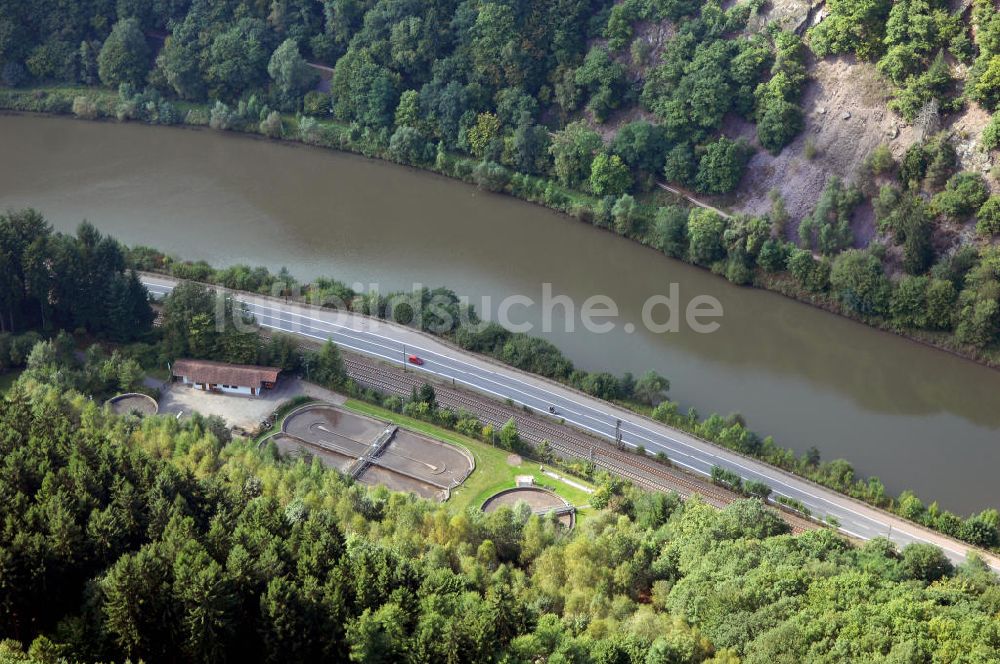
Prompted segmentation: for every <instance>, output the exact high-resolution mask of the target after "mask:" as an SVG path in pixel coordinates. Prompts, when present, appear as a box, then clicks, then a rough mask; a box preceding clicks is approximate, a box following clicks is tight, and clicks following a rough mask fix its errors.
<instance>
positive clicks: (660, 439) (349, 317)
mask: <svg viewBox="0 0 1000 664" xmlns="http://www.w3.org/2000/svg"><path fill="white" fill-rule="evenodd" d="M142 282H143V284H145V286H146V288H148V289H149V291H150V293H151V294H152V295H153V296H154V297H157V298H159V297H163V296H165V295H166V294H168V293H169V292H170V291H171V290H172V289H173V288H174V286H175V285H176V284H177V283H179V282H178V281H177V280H175V279H171V278H169V277H163V276H159V275H152V274H143V275H142ZM231 294H232V295H233V297H234V298H235V299H236V300H237V301H239V302H242V303H243V304H244V305H245V306H246V307H247V309H248V311H249V312H250V313H251V314H253V316H254V318H255V319H256V322H257V324H258V325H260V326H261V327H265V328H269V329H273V330H278V331H281V332H285V333H288V334H294V335H298V336H302V337H306V338H309V339H314V340H322V341H325V340H327V339H332V340H333V341H334V342H335V343H336V344H338V345H339V346H342V347H344V348H347V349H350V350H352V351H355V352H358V353H363V354H365V355H369V356H372V357H376V358H380V359H382V360H386V361H389V362H394V363H401V364H404V365H405V364H407V362H406V357H407V356H408V355H410V354H415V355H418V356H419V357H420V358H421V359H422V360H423V361H424V363H423V365H421V366H414V365H408V366H409V368H410V370H412V371H415V372H426V373H428V374H432V375H434V376H437V377H439V378H442V379H445V380H448V381H453V382H454V383H456V384H461V385H464V386H466V387H468V388H471V389H474V390H477V391H479V392H482V393H485V394H488V395H491V396H494V397H496V398H497V399H500V400H507V399H509V400H511V401H512V402H514V403H515V404H518V405H520V406H528V407H530V408H532V409H533V410H535V411H536V412H538V413H541V414H546V413H547V412H548V411H549V408H550V407H552V408H554V409H555V411H556V415H555V416H554V417H558V418H561V419H564V420H565V421H566V422H567V423H568V424H570V425H572V426H575V427H577V428H579V429H581V430H584V431H588V432H590V433H592V434H594V435H597V436H601V437H604V438H608V439H612V440H614V439H615V438H616V436H617V435H618V433H619V431H620V435H621V438H622V441H623V442H624V443H626V444H628V445H631V446H639V445H642V446H644V447H645V448H646V450H648V451H649V452H651V453H656V452H664V453H665V454H666V455H667V456H668V457H669V458H670V460H671V462H673V463H674V464H676V465H677V466H680V467H683V468H686V469H688V470H690V471H692V472H695V473H699V474H702V475H708V474H710V473H711V469H712V467H713V466H720V467H722V468H726V469H728V470H731V471H734V472H736V473H737V474H739V475H740V476H741V477H743V478H744V479H745V480H751V479H752V480H759V481H762V482H765V483H767V484H768V485H769V486H770V487H771V488H772V489H773V490H774V493H775V494H776V495H779V496H786V497H788V498H793V499H795V500H798V501H801V502H802V504H804V505H805V506H806V507H808V508H809V510H810V511H811V512H812V513H813V514H814V515H816V516H818V517H820V518H826V517H834V518H835V519H836V521H837V523H839V524H840V529H841V530H842V531H843V532H844V533H846V534H848V535H851V536H853V537H856V538H858V539H863V540H867V539H871V538H873V537H878V536H888V537H890V538H891V539H892V540H893V541H895V542H896V543H897V544H899V545H901V546H905V545H906V544H909V543H911V542H918V541H919V542H929V543H932V544H935V545H937V546H939V547H941V548H942V549H943V550H944V551H945V552H946V553H947V554H948V556H949V557H951V558H952V559H954V560H956V561H961V560H963V559H964V558H965V555H966V553H967V551H968V550H969V548H970V547H968V546H967V545H965V544H964V543H962V542H959V541H957V540H953V539H950V538H948V537H945V536H944V535H941V534H939V533H936V532H933V531H930V530H927V529H925V528H922V527H920V526H916V525H914V524H912V523H909V522H907V521H904V520H902V519H899V518H897V517H895V516H893V515H891V514H889V513H887V512H884V511H881V510H878V509H875V508H873V507H871V506H869V505H866V504H864V503H862V502H860V501H856V500H853V499H851V498H849V497H846V496H843V495H841V494H839V493H837V492H835V491H832V490H829V489H826V488H824V487H821V486H819V485H816V484H813V483H812V482H809V481H807V480H804V479H802V478H799V477H796V476H794V475H792V474H790V473H786V472H784V471H782V470H780V469H777V468H774V467H772V466H769V465H767V464H764V463H761V462H759V461H756V460H754V459H750V458H748V457H744V456H742V455H740V454H737V453H735V452H732V451H730V450H727V449H724V448H722V447H719V446H717V445H714V444H711V443H708V442H706V441H703V440H700V439H698V438H695V437H693V436H691V435H689V434H687V433H684V432H682V431H679V430H676V429H673V428H671V427H668V426H665V425H663V424H661V423H659V422H656V421H654V420H651V419H648V418H645V417H642V416H639V415H636V414H635V413H632V412H629V411H626V410H624V409H622V408H619V407H617V406H615V405H613V404H610V403H607V402H605V401H602V400H600V399H597V398H594V397H591V396H589V395H586V394H583V393H581V392H578V391H576V390H573V389H572V388H569V387H566V386H564V385H562V384H560V383H556V382H554V381H551V380H548V379H545V378H542V377H539V376H535V375H532V374H528V373H524V372H521V371H518V370H516V369H513V368H510V367H508V366H505V365H502V364H500V363H497V362H494V361H492V360H490V359H488V358H484V357H481V356H478V355H475V354H472V353H468V352H466V351H463V350H461V349H459V348H457V347H455V346H452V345H450V344H448V343H446V342H444V341H441V340H440V339H437V338H435V337H432V336H430V335H427V334H424V333H422V332H419V331H417V330H413V329H411V328H408V327H405V326H402V325H398V324H395V323H391V322H387V321H382V320H378V319H374V318H370V317H367V316H362V315H359V314H354V313H351V312H344V311H338V310H331V309H322V308H318V307H311V306H308V305H302V304H297V303H287V302H283V301H282V300H280V299H278V298H270V297H264V296H259V295H254V294H251V293H243V292H231ZM983 557H984V558H985V559H986V560H987V562H988V563H989V564H990V566H991V567H993V568H994V569H995V570H996V571H1000V559H997V558H996V557H993V556H991V555H989V554H983Z"/></svg>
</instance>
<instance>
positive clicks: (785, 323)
mask: <svg viewBox="0 0 1000 664" xmlns="http://www.w3.org/2000/svg"><path fill="white" fill-rule="evenodd" d="M0 154H2V155H3V158H2V159H0V209H6V208H20V207H28V206H31V207H35V208H37V209H39V210H40V211H41V212H43V213H44V214H45V215H46V216H47V217H48V219H49V220H50V221H51V222H52V223H53V225H54V226H55V227H56V228H57V229H59V230H66V231H71V230H73V229H74V228H75V227H76V225H77V224H78V223H79V222H80V221H81V220H82V219H88V220H89V221H91V222H93V223H94V224H96V225H97V226H98V227H99V228H100V229H101V230H103V231H105V232H107V233H110V234H112V235H114V236H116V237H117V238H119V239H120V240H122V241H123V242H126V243H128V244H148V245H152V246H155V247H158V248H160V249H163V250H166V251H168V252H171V253H175V254H176V255H178V256H181V257H184V258H189V259H205V260H207V261H208V262H210V263H212V264H215V265H219V266H221V265H226V264H232V263H236V262H243V263H249V264H252V265H265V266H267V267H269V268H271V269H272V270H277V269H278V268H280V267H281V266H287V267H288V268H289V270H290V271H291V272H292V274H294V275H296V276H298V277H299V278H302V279H309V278H313V277H316V276H320V275H326V276H331V277H336V278H339V279H342V280H344V281H347V282H348V283H355V282H358V283H360V284H369V283H377V284H378V285H379V287H380V288H381V289H382V290H383V291H388V290H394V289H409V288H410V287H412V284H414V283H421V284H424V285H427V286H431V287H434V286H438V285H444V286H447V287H449V288H452V289H453V290H455V291H456V292H458V293H459V294H461V295H466V296H468V297H469V298H470V300H471V301H472V302H473V303H474V304H476V306H477V309H479V310H480V311H484V310H485V311H489V310H491V309H495V308H496V307H497V305H498V304H499V303H500V301H501V300H502V299H503V298H504V297H506V296H509V295H512V294H522V295H526V296H528V297H531V298H533V299H534V300H535V301H536V302H539V301H540V300H541V298H542V284H543V283H550V284H552V287H551V288H552V292H553V293H555V294H557V295H558V294H565V295H569V296H570V297H571V298H573V300H574V301H575V303H576V307H577V314H579V309H580V307H581V306H582V304H583V302H584V300H586V299H587V298H588V297H590V296H592V295H596V294H600V295H606V296H609V297H610V298H611V299H612V300H614V301H615V302H616V303H617V306H618V309H619V317H618V318H617V319H616V324H615V326H614V330H613V331H612V332H610V333H606V334H597V333H593V332H588V331H586V330H584V329H582V325H581V322H580V319H579V315H577V317H576V321H575V328H576V330H575V331H574V332H572V333H569V332H567V331H566V329H565V328H566V323H565V317H564V316H563V315H562V314H563V311H564V309H563V308H561V307H555V308H554V309H553V311H554V316H553V323H554V325H553V327H554V328H555V329H554V330H553V331H551V332H548V333H544V334H543V335H542V336H545V337H547V338H548V339H550V340H551V341H552V342H554V343H555V344H556V345H557V346H559V348H561V349H562V350H563V351H564V352H565V353H566V354H567V355H568V356H569V357H570V358H572V359H573V361H574V362H575V363H576V364H577V365H578V366H580V367H583V368H586V369H590V370H608V371H612V372H614V373H617V374H620V373H622V372H624V371H632V372H633V373H635V374H637V375H638V374H641V373H642V372H644V371H645V370H647V369H650V368H652V369H656V370H657V371H659V372H660V373H662V374H663V375H665V376H667V377H669V378H670V380H671V382H672V390H671V394H672V397H673V398H674V399H676V400H677V401H678V402H679V403H680V404H681V405H682V407H684V408H687V407H689V406H694V407H696V408H697V409H698V410H699V412H701V413H702V414H707V413H709V412H711V411H718V412H720V413H723V414H726V413H730V412H734V411H738V412H740V413H742V414H743V415H744V416H745V417H746V419H747V421H748V422H749V424H750V426H751V427H752V428H754V429H755V430H757V431H759V432H761V433H764V434H772V435H774V436H775V438H776V440H777V442H778V443H779V444H781V445H784V446H788V447H792V448H794V449H796V450H799V451H802V450H804V449H806V448H808V447H809V446H810V445H815V446H817V447H818V448H819V449H820V451H821V452H822V454H823V457H824V458H827V459H832V458H836V457H843V458H846V459H848V460H849V461H851V462H852V463H853V464H854V465H855V467H856V468H857V469H858V471H859V472H861V473H864V474H873V475H878V476H879V477H881V478H882V480H883V481H884V482H885V483H886V486H887V488H888V489H889V490H890V491H893V492H898V491H900V490H902V489H904V488H912V489H914V490H915V491H917V493H918V494H919V495H920V496H922V497H923V498H925V500H928V501H929V500H933V499H937V500H939V501H940V503H941V504H942V506H944V507H947V508H949V509H953V510H956V511H959V512H963V513H966V512H970V511H973V510H979V509H982V508H984V507H989V506H1000V490H998V488H997V486H998V485H997V483H996V480H995V477H996V472H997V470H998V469H1000V407H998V396H1000V372H996V371H992V370H989V369H986V368H983V367H980V366H977V365H975V364H973V363H971V362H967V361H964V360H961V359H958V358H956V357H953V356H950V355H948V354H946V353H943V352H940V351H935V350H932V349H929V348H925V347H922V346H920V345H918V344H915V343H912V342H909V341H906V340H904V339H901V338H898V337H895V336H892V335H889V334H885V333H882V332H878V331H875V330H872V329H870V328H867V327H865V326H862V325H860V324H857V323H854V322H851V321H848V320H845V319H842V318H840V317H837V316H834V315H832V314H828V313H825V312H823V311H820V310H817V309H814V308H812V307H809V306H806V305H803V304H799V303H797V302H794V301H792V300H789V299H786V298H784V297H781V296H778V295H775V294H772V293H767V292H764V291H759V290H753V289H748V288H738V287H735V286H733V285H731V284H729V283H727V282H726V281H725V280H723V279H721V278H719V277H716V276H713V275H711V274H710V273H708V272H707V271H704V270H701V269H697V268H694V267H691V266H689V265H686V264H684V263H681V262H678V261H673V260H670V259H667V258H665V257H663V256H662V255H660V254H658V253H657V252H655V251H653V250H651V249H648V248H645V247H642V246H640V245H638V244H636V243H633V242H631V241H628V240H624V239H621V238H618V237H615V236H613V235H612V234H610V233H607V232H604V231H600V230H597V229H594V228H592V227H590V226H587V225H586V224H583V223H580V222H578V221H576V220H574V219H571V218H569V217H565V216H562V215H559V214H556V213H554V212H551V211H549V210H546V209H543V208H541V207H537V206H533V205H530V204H527V203H523V202H521V201H517V200H515V199H513V198H509V197H504V196H499V195H494V194H490V193H486V192H481V191H478V190H477V189H476V188H475V187H472V186H468V185H465V184H462V183H459V182H455V181H452V180H449V179H446V178H443V177H440V176H436V175H433V174H429V173H424V172H420V171H416V170H413V169H409V168H404V167H399V166H395V165H392V164H387V163H384V162H379V161H373V160H368V159H364V158H362V157H358V156H354V155H349V154H341V153H337V152H333V151H328V150H320V149H314V148H308V147H304V146H297V145H290V144H281V143H276V142H270V141H264V140H256V139H252V138H248V137H243V136H238V135H229V134H223V133H218V132H212V131H209V130H201V131H197V130H190V129H176V128H157V127H147V126H141V125H117V124H112V123H91V122H83V121H76V120H72V119H68V118H48V117H35V116H2V117H0ZM671 283H676V284H677V285H678V286H677V287H678V290H679V295H680V303H681V305H686V304H687V303H688V302H689V301H690V300H691V298H693V297H695V296H697V295H710V296H713V297H715V298H717V299H718V300H719V302H720V303H721V304H722V307H723V310H724V316H723V317H722V318H721V319H719V322H720V324H721V326H720V328H719V330H718V331H716V332H714V333H712V334H699V333H696V332H694V331H692V330H691V329H689V328H688V327H687V326H686V325H684V324H681V326H680V327H681V329H680V331H679V332H666V333H662V332H661V333H654V332H651V331H649V330H647V329H645V328H644V327H643V326H642V325H641V324H640V323H641V320H642V318H641V312H642V307H643V304H644V303H645V302H646V300H647V299H648V298H649V297H650V296H652V295H658V294H660V295H667V294H669V285H670V284H671ZM484 296H488V297H490V298H491V302H490V303H489V306H484V301H483V299H482V298H483V297H484ZM541 317H542V307H541V306H535V307H532V308H530V309H529V308H525V307H520V306H515V307H513V308H512V309H511V310H510V318H511V320H512V321H513V322H521V321H525V322H531V323H534V324H535V325H536V326H537V325H538V323H539V321H540V320H541ZM663 317H664V314H663V310H662V309H661V310H660V312H659V313H658V314H656V318H657V319H658V320H659V319H662V318H663ZM626 323H632V324H633V325H635V326H636V329H635V331H634V332H631V333H630V332H628V331H627V330H626V327H627V325H626ZM537 329H538V328H537V327H536V331H537Z"/></svg>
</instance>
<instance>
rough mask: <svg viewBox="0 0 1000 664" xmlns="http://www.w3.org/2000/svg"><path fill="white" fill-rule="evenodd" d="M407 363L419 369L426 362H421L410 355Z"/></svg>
mask: <svg viewBox="0 0 1000 664" xmlns="http://www.w3.org/2000/svg"><path fill="white" fill-rule="evenodd" d="M406 361H407V362H409V363H410V364H415V365H417V366H418V367H419V366H421V365H422V364H423V363H424V361H423V360H421V359H420V358H419V357H417V356H416V355H410V356H409V357H408V358H406Z"/></svg>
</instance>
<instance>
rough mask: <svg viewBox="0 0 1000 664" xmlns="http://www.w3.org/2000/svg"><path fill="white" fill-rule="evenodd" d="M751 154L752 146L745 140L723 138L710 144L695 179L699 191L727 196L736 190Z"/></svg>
mask: <svg viewBox="0 0 1000 664" xmlns="http://www.w3.org/2000/svg"><path fill="white" fill-rule="evenodd" d="M750 154H751V151H750V146H749V145H747V143H746V141H743V140H740V141H733V140H730V139H728V138H726V137H724V136H723V137H722V138H720V139H719V140H717V141H715V142H714V143H710V144H709V145H708V147H707V148H705V154H704V155H703V156H702V158H701V161H700V162H699V163H698V175H697V176H696V177H695V184H696V185H697V187H698V190H699V191H703V192H706V193H709V194H727V193H729V192H731V191H733V190H734V189H736V187H737V186H739V184H740V180H741V179H742V178H743V169H744V167H745V166H746V163H747V160H748V159H750Z"/></svg>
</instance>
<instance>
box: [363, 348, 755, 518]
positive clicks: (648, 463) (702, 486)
mask: <svg viewBox="0 0 1000 664" xmlns="http://www.w3.org/2000/svg"><path fill="white" fill-rule="evenodd" d="M344 366H345V368H346V369H347V372H348V374H349V375H350V376H351V378H353V379H354V380H355V381H357V382H359V383H360V384H362V385H365V386H366V387H372V388H375V389H377V390H379V391H381V392H385V393H387V394H395V395H397V396H409V395H410V394H412V391H413V389H414V388H418V387H420V386H421V385H423V384H424V382H425V381H424V380H422V379H420V378H416V377H414V376H410V375H409V374H406V373H404V372H403V371H401V370H399V369H396V368H394V367H393V368H390V367H385V366H373V364H372V363H369V362H366V361H365V360H361V359H355V358H353V357H352V358H347V357H345V359H344ZM435 393H436V395H437V400H438V402H439V403H440V404H442V405H444V406H447V407H450V408H456V409H463V410H467V411H469V412H472V413H475V414H476V415H477V416H478V417H479V418H480V419H481V420H482V421H484V422H485V423H488V424H492V425H493V426H494V427H500V426H503V425H504V424H505V423H506V422H507V421H508V420H510V419H511V418H514V422H515V423H516V424H517V429H518V432H519V433H520V434H521V437H522V438H524V439H526V440H527V441H528V442H529V443H532V444H533V445H538V444H540V443H541V442H542V441H546V442H548V444H549V446H550V447H551V448H552V449H553V450H554V451H556V452H557V453H558V454H559V455H560V456H562V457H564V458H572V459H583V460H589V461H591V462H593V463H594V464H595V465H596V466H598V467H601V468H604V469H606V470H610V471H612V472H614V473H617V474H619V475H621V476H623V477H625V478H627V479H629V480H631V481H633V482H635V483H636V484H639V485H640V486H643V487H645V488H649V489H656V490H660V491H676V492H677V493H679V494H681V495H682V496H685V497H687V496H690V495H692V494H694V493H697V494H699V495H701V496H702V497H703V498H704V499H705V500H706V501H707V502H709V503H710V504H712V505H715V506H716V507H724V506H726V505H728V504H729V503H731V502H733V501H734V500H736V499H737V498H739V496H737V495H736V494H735V493H732V492H730V491H727V490H725V489H722V488H720V487H717V486H715V485H713V484H710V483H708V482H704V483H703V482H698V481H697V480H695V479H693V478H691V477H689V476H687V474H685V473H682V472H681V471H678V470H674V469H670V468H668V467H665V466H664V465H663V464H661V463H660V462H657V461H653V460H652V459H647V460H643V459H642V458H641V457H638V456H636V455H634V454H629V453H627V452H623V451H621V450H617V449H614V447H612V446H611V445H610V444H609V443H606V442H604V441H601V440H598V439H596V438H592V437H589V436H586V435H585V434H582V433H580V432H578V431H576V430H575V429H572V428H570V427H565V426H559V425H555V424H549V423H547V422H543V421H540V420H539V419H538V418H537V417H534V416H532V415H531V414H529V413H527V412H525V411H523V410H521V409H518V408H516V407H511V406H504V405H501V404H497V403H491V402H489V401H486V400H484V399H477V398H476V397H475V396H473V395H469V394H466V393H464V392H462V391H459V390H458V389H455V388H449V387H447V386H440V385H438V386H435Z"/></svg>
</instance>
